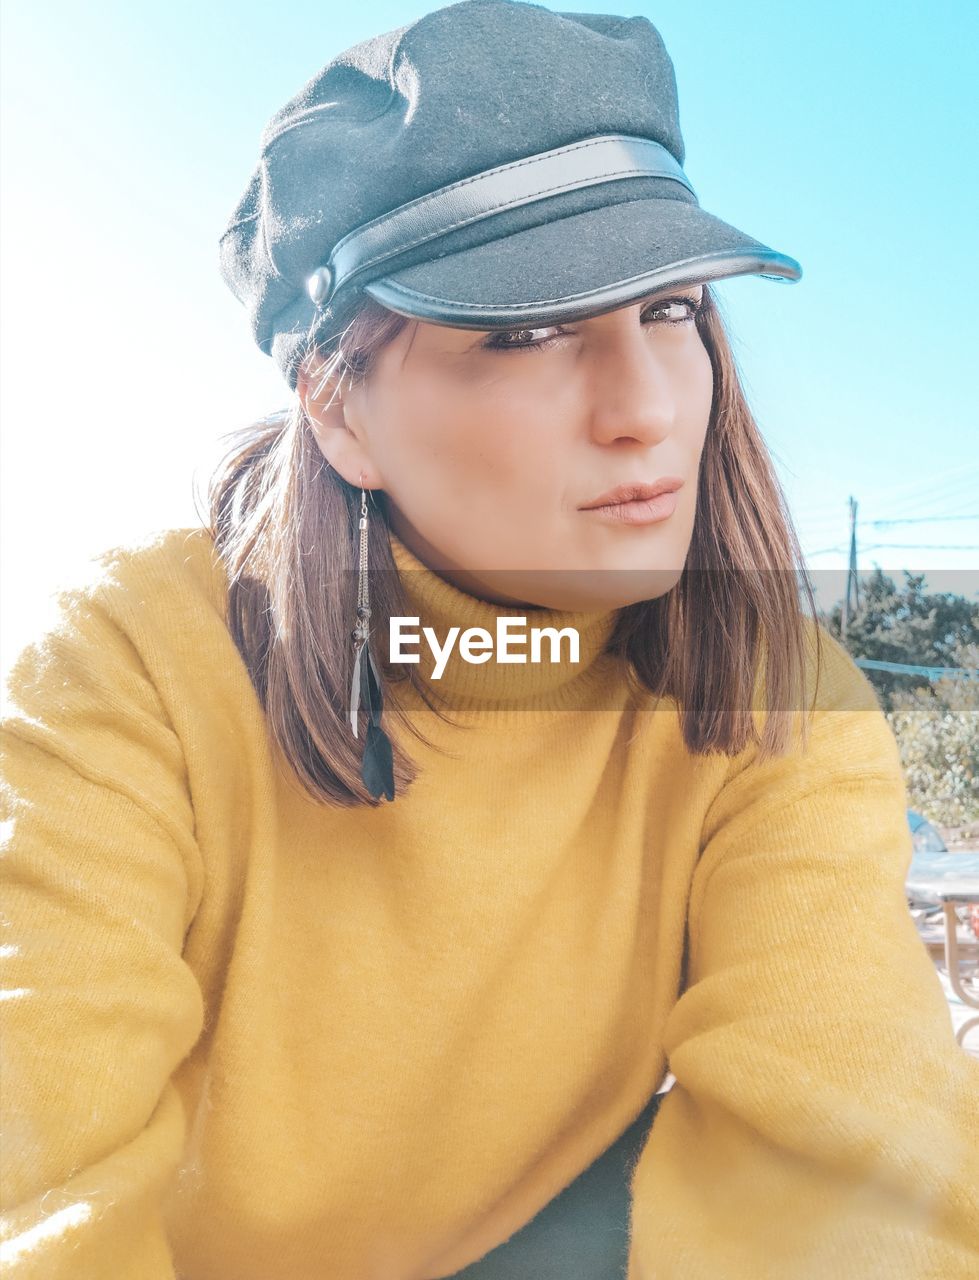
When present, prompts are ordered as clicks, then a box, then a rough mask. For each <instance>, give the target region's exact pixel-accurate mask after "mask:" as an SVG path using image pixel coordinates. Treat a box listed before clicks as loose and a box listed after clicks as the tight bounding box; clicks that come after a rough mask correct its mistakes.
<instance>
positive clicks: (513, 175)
mask: <svg viewBox="0 0 979 1280" xmlns="http://www.w3.org/2000/svg"><path fill="white" fill-rule="evenodd" d="M619 178H669V179H671V180H672V181H674V182H679V183H680V184H681V185H682V186H684V187H686V189H687V190H688V191H689V192H690V193H691V195H693V197H694V199H696V195H697V193H696V192H695V191H694V189H693V187H692V186H691V184H690V181H689V179H688V178H687V175H686V174H685V173H684V172H683V168H682V167H681V165H680V164H679V163H678V162H677V160H676V158H675V157H674V156H673V155H672V154H671V153H670V152H669V151H667V149H666V147H664V146H661V144H660V143H658V142H654V141H653V139H652V138H637V137H632V136H630V135H629V134H624V133H611V134H606V135H604V136H603V137H598V138H584V139H582V141H580V142H572V143H570V144H569V145H568V146H564V147H555V148H554V149H553V150H551V151H542V152H540V154H538V155H534V156H526V157H524V159H522V160H513V161H511V162H510V163H509V164H501V165H497V166H496V167H494V168H492V169H486V170H485V171H484V172H482V173H477V174H474V175H473V176H472V177H469V178H462V179H461V180H460V181H459V182H453V183H451V184H450V185H449V186H447V187H440V188H439V189H438V190H437V191H433V192H431V193H430V194H428V195H425V196H419V197H418V199H417V200H411V201H409V203H408V204H403V205H401V206H400V207H399V208H397V209H392V210H391V212H390V213H385V214H382V215H381V216H380V217H379V218H375V219H373V221H371V222H366V223H364V225H363V226H362V227H357V228H356V229H355V230H354V231H351V232H349V233H348V234H347V235H345V236H344V237H343V239H342V240H340V241H339V242H338V243H337V244H336V246H335V247H334V249H333V252H332V253H331V254H330V259H329V261H328V262H327V263H326V264H325V265H324V266H321V267H318V268H317V269H316V271H314V272H313V273H312V275H310V276H309V277H308V279H307V281H306V287H307V289H308V291H309V296H310V297H311V298H312V300H313V302H314V303H315V304H316V306H317V307H323V306H324V305H325V304H326V302H327V301H328V300H329V298H330V297H331V296H332V295H333V294H334V293H336V292H337V290H338V289H340V288H341V287H342V286H343V285H345V284H347V283H348V282H349V281H350V279H351V278H352V277H353V276H356V275H361V274H362V273H364V272H367V271H370V270H371V269H372V268H374V267H378V266H380V265H381V264H382V263H384V262H386V261H388V260H389V259H391V258H395V257H397V256H399V255H400V254H403V253H406V252H407V251H408V250H409V249H415V248H417V247H418V246H419V245H421V244H425V243H426V242H427V241H429V240H437V239H439V237H441V236H444V235H447V234H448V233H449V232H450V231H455V230H457V229H458V228H459V227H466V226H469V225H471V224H472V223H474V222H479V221H481V220H482V219H483V218H489V217H492V216H493V214H496V213H502V212H503V211H504V210H506V209H513V208H515V207H516V206H518V205H524V204H532V203H533V202H534V201H535V200H543V199H546V198H547V197H549V196H554V195H559V194H560V193H562V192H565V191H577V190H579V189H580V188H582V187H590V186H594V185H596V184H597V183H601V182H612V181H615V180H616V179H619Z"/></svg>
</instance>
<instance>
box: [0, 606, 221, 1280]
mask: <svg viewBox="0 0 979 1280" xmlns="http://www.w3.org/2000/svg"><path fill="white" fill-rule="evenodd" d="M9 690H10V707H9V711H8V713H7V715H6V716H5V719H4V721H3V724H2V751H3V756H2V759H3V772H2V791H0V811H2V820H3V855H2V862H0V866H2V876H3V890H2V899H3V910H2V933H0V971H2V974H3V977H2V1000H0V1019H2V1023H0V1025H2V1030H0V1052H2V1066H0V1092H2V1122H0V1143H2V1180H0V1181H2V1206H0V1207H2V1212H3V1217H2V1219H0V1262H2V1270H3V1274H4V1275H5V1276H9V1277H10V1280H28V1278H30V1280H34V1278H35V1277H36V1278H37V1280H42V1277H43V1280H60V1278H61V1277H64V1280H69V1278H70V1280H108V1278H109V1277H126V1280H172V1277H173V1276H174V1268H173V1265H172V1263H171V1260H170V1252H169V1249H168V1246H167V1240H166V1232H165V1227H164V1223H163V1221H162V1215H161V1204H162V1201H163V1198H164V1195H165V1193H166V1190H167V1188H168V1185H169V1183H170V1181H171V1179H172V1178H173V1176H174V1173H175V1170H176V1168H177V1165H178V1162H179V1159H180V1154H181V1149H182V1145H183V1139H184V1130H185V1121H184V1115H183V1110H182V1106H181V1102H180V1099H179V1097H178V1095H177V1092H176V1090H175V1088H174V1086H173V1084H172V1083H171V1081H170V1077H171V1074H172V1073H173V1071H174V1069H175V1068H176V1067H177V1066H178V1064H179V1063H180V1062H181V1061H182V1059H184V1058H185V1057H186V1055H187V1054H188V1053H189V1051H190V1050H191V1048H192V1046H193V1045H194V1043H195V1041H196V1040H197V1038H198V1036H199V1034H200V1032H201V1028H202V1024H203V1004H202V997H201V992H200V988H199V986H198V984H197V982H196V980H195V978H194V976H193V974H192V973H191V971H190V969H189V968H188V966H187V965H186V963H185V962H184V960H183V959H182V955H181V953H182V947H183V941H184V937H185V934H186V931H187V929H188V927H189V924H190V922H191V920H192V918H193V914H194V911H195V910H196V906H197V903H198V901H199V898H200V893H201V874H202V873H201V866H200V860H199V854H198V850H197V846H196V843H195V840H194V835H193V813H192V808H191V804H190V800H189V793H188V789H187V785H186V775H185V769H184V764H183V757H182V752H181V749H180V744H179V742H178V741H177V738H176V736H175V735H174V733H173V731H172V729H171V727H170V726H169V724H168V722H167V718H166V715H165V713H164V710H163V707H162V705H161V701H160V698H159V695H158V693H157V690H156V689H155V688H154V686H153V683H152V682H151V680H150V679H149V677H148V676H147V673H146V670H145V668H144V666H143V664H142V662H141V661H140V658H139V655H138V653H137V652H136V650H135V648H134V647H133V645H132V644H131V642H130V641H129V639H128V638H127V636H126V635H125V634H124V632H123V631H122V630H120V628H119V626H118V625H117V623H116V622H115V621H114V620H113V618H112V616H111V611H110V610H108V609H107V608H105V607H104V602H103V600H102V599H101V597H100V596H99V594H98V593H97V592H95V593H92V594H91V595H88V594H77V595H75V596H73V597H68V596H66V597H63V598H62V614H61V617H60V621H59V624H58V626H57V627H55V628H54V629H53V630H52V631H50V632H49V633H47V634H45V635H44V637H43V638H42V639H41V640H40V641H39V642H38V643H37V644H34V645H31V646H29V647H28V648H27V649H25V650H24V652H23V653H22V654H21V655H20V657H19V659H18V661H17V663H16V665H15V667H14V668H13V671H12V673H11V676H10V678H9Z"/></svg>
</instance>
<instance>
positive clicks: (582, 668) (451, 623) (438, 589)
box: [385, 532, 622, 710]
mask: <svg viewBox="0 0 979 1280" xmlns="http://www.w3.org/2000/svg"><path fill="white" fill-rule="evenodd" d="M391 551H392V554H393V556H394V562H395V565H396V566H397V569H398V574H399V577H400V579H401V582H402V584H403V586H404V590H405V594H406V596H407V599H408V601H409V604H410V615H414V616H417V617H418V618H419V622H418V624H417V626H415V625H412V626H411V627H410V628H406V631H408V630H410V631H412V632H416V633H418V634H419V635H420V637H421V638H420V642H415V643H412V645H411V646H410V648H409V647H407V646H406V651H410V652H412V653H418V654H419V657H420V663H419V664H418V665H417V667H416V671H417V672H419V673H420V674H421V676H422V677H423V679H424V680H425V682H426V684H427V685H428V687H430V688H431V689H432V690H434V691H435V692H437V693H438V694H440V695H441V696H442V697H443V698H445V699H446V701H447V705H448V708H449V710H452V709H459V710H464V709H478V708H481V707H486V706H489V705H491V704H492V705H495V706H499V707H507V706H508V707H513V708H521V707H522V708H527V709H530V708H531V707H536V708H541V709H545V708H554V709H563V708H570V707H572V706H575V705H580V704H581V702H582V700H584V701H585V702H588V701H590V700H591V698H590V696H589V691H591V692H592V693H594V689H595V686H596V684H600V683H602V682H604V681H605V680H606V679H607V677H608V675H609V674H610V670H611V669H612V667H615V668H617V667H618V666H619V665H620V664H621V662H622V659H621V658H616V657H614V656H613V655H605V653H604V650H605V647H606V644H607V643H608V640H609V638H610V636H611V634H612V631H613V629H614V627H615V623H616V620H617V618H618V610H616V609H612V610H608V611H604V612H597V613H595V612H587V611H578V610H572V611H566V610H558V609H546V608H538V607H528V606H524V607H521V606H520V605H502V604H494V603H491V602H490V601H487V600H481V599H479V598H478V597H476V596H473V595H470V594H469V593H468V592H465V591H462V590H460V589H459V588H458V587H456V586H454V585H453V584H452V583H450V582H448V581H447V580H446V579H445V578H442V577H440V576H439V575H438V574H437V573H436V572H435V571H434V570H432V569H429V568H428V566H427V565H425V564H424V563H423V562H422V561H421V560H419V559H418V557H417V556H416V555H415V554H414V552H412V551H410V550H409V549H408V547H407V546H405V544H404V543H403V542H402V541H401V540H400V538H398V537H397V535H396V534H394V533H393V532H392V533H391ZM506 617H511V618H525V619H526V625H525V627H524V626H521V627H519V628H516V629H514V631H513V635H514V637H516V636H518V635H526V643H524V644H520V645H513V644H511V648H512V652H514V653H521V654H526V655H527V659H528V660H527V661H526V662H524V663H505V662H502V663H501V662H498V661H497V656H496V648H495V645H496V636H497V620H498V619H500V618H506ZM422 627H431V628H433V629H434V631H435V634H436V636H437V637H438V643H439V644H440V645H444V644H445V642H446V640H447V638H448V636H449V633H450V631H451V629H452V628H454V627H458V628H459V629H460V630H459V633H458V634H459V635H461V634H462V633H463V632H465V631H466V630H467V629H468V628H471V627H480V628H482V629H483V630H484V631H488V632H489V633H490V635H491V636H492V637H493V638H494V649H493V651H492V652H491V654H490V658H489V660H488V661H485V662H482V663H474V662H467V661H466V660H465V659H464V658H463V657H462V655H461V654H460V651H459V642H458V638H457V640H456V643H455V645H454V646H453V649H452V652H451V655H450V657H449V658H448V661H447V663H446V666H445V670H444V672H443V674H442V675H441V677H440V678H439V679H437V680H435V679H433V678H432V673H433V668H434V665H435V660H434V658H433V655H432V651H431V649H430V647H429V644H428V642H427V640H426V639H425V637H424V634H423V633H422V631H421V629H422ZM533 627H553V628H556V629H557V630H558V631H560V630H562V629H563V628H566V627H571V628H574V630H575V631H577V633H578V637H579V647H578V662H577V663H572V662H571V661H570V660H569V654H570V648H569V643H568V641H567V640H564V641H562V644H561V649H560V660H559V661H552V660H551V645H550V643H549V641H548V640H546V639H545V640H544V642H543V643H542V645H541V649H540V662H537V663H535V662H531V661H530V652H531V651H530V630H531V628H533ZM385 648H386V646H385Z"/></svg>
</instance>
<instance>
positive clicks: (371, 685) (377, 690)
mask: <svg viewBox="0 0 979 1280" xmlns="http://www.w3.org/2000/svg"><path fill="white" fill-rule="evenodd" d="M367 519H368V517H367V494H366V492H365V491H364V489H363V487H361V490H360V525H359V529H360V563H359V566H358V573H357V625H356V626H355V627H354V629H353V631H352V632H351V636H352V639H353V642H354V664H353V675H352V677H351V681H350V727H351V729H352V730H353V735H354V737H355V738H359V737H360V732H359V729H360V725H359V721H360V711H361V708H362V707H363V709H364V710H365V711H366V712H367V735H366V738H365V740H364V754H363V759H362V761H361V766H360V776H361V778H362V779H363V781H364V785H365V786H366V788H367V790H368V791H369V792H370V794H371V795H372V796H373V797H374V799H375V800H377V799H379V798H380V797H381V796H382V795H383V796H385V797H386V798H387V799H388V800H393V799H394V756H393V752H392V750H391V741H390V739H389V738H388V736H387V734H386V733H385V732H384V730H383V729H382V728H381V712H382V711H383V710H384V695H383V693H382V691H381V677H380V675H379V673H378V670H377V666H376V665H375V663H374V655H373V654H372V653H371V648H370V626H371V603H370V582H369V578H368V571H367V535H368V528H367Z"/></svg>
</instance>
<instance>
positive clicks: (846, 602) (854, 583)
mask: <svg viewBox="0 0 979 1280" xmlns="http://www.w3.org/2000/svg"><path fill="white" fill-rule="evenodd" d="M851 593H852V595H853V609H854V612H856V610H857V609H858V608H859V606H860V584H859V582H858V580H857V502H856V499H855V498H854V497H853V495H852V494H851V495H850V566H849V568H848V570H847V575H846V596H845V597H844V599H843V617H842V621H841V626H840V630H841V631H842V633H843V636H844V638H845V637H846V624H847V620H848V618H849V616H850V596H851Z"/></svg>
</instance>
